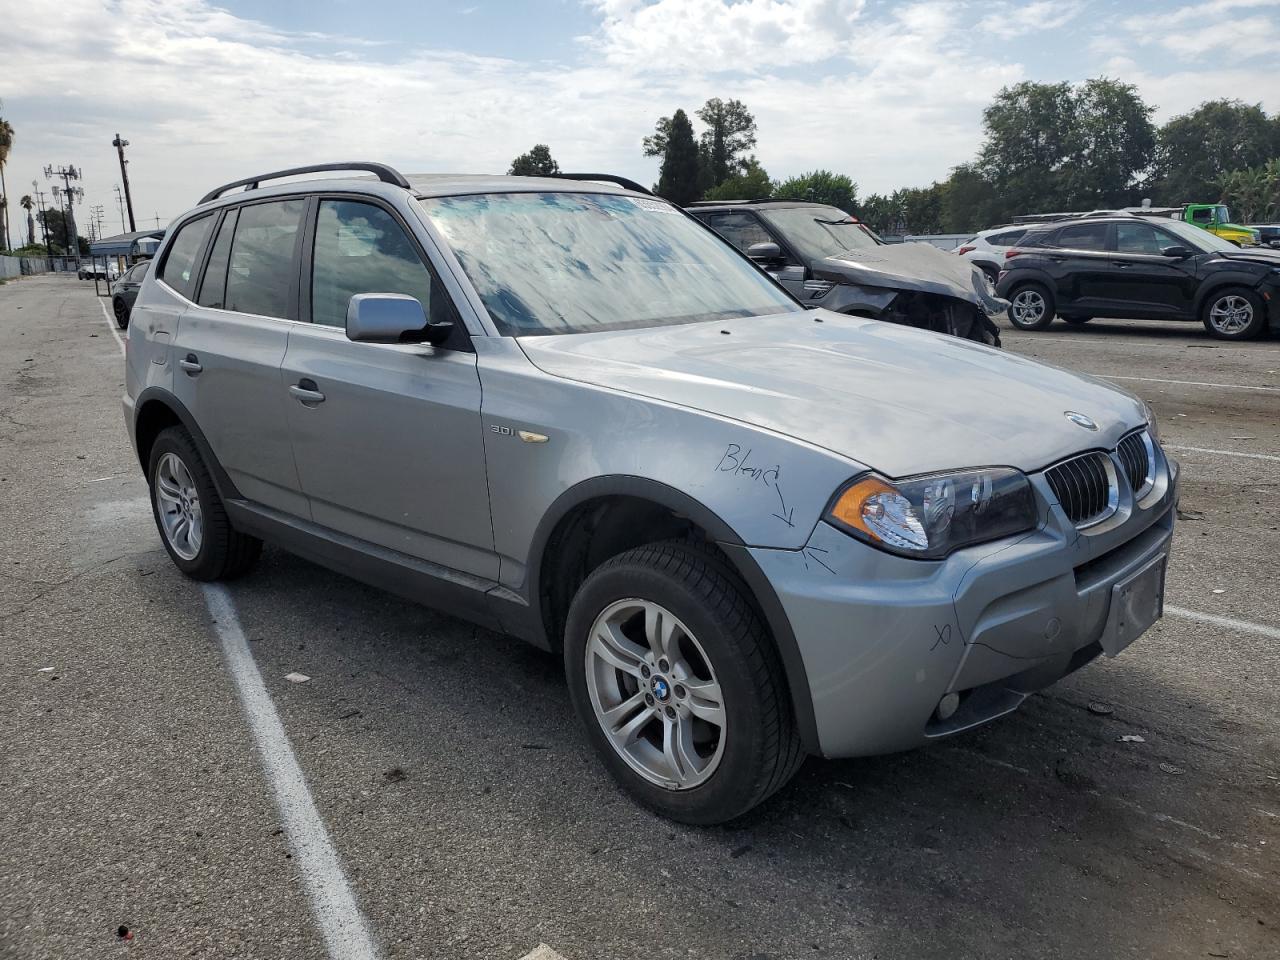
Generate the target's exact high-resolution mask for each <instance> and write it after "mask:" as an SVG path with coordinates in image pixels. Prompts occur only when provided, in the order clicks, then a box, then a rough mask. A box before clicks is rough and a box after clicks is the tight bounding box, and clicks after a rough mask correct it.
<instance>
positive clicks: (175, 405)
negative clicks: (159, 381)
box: [133, 387, 244, 502]
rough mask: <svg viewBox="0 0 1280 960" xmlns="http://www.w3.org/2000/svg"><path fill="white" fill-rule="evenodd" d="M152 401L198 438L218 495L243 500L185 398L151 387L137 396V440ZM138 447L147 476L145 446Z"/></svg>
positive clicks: (224, 499) (140, 463) (195, 439)
mask: <svg viewBox="0 0 1280 960" xmlns="http://www.w3.org/2000/svg"><path fill="white" fill-rule="evenodd" d="M152 403H159V404H161V405H162V406H165V407H168V408H169V410H170V411H172V413H173V414H174V415H175V416H176V417H177V418H178V421H179V422H180V423H181V424H182V425H183V426H184V427H185V428H186V430H187V432H188V433H189V434H191V439H192V440H194V441H195V445H196V449H197V450H199V451H200V456H201V457H203V458H204V462H205V464H206V465H207V466H208V467H209V473H210V474H211V475H212V477H213V484H214V486H215V487H217V488H218V496H220V497H221V498H222V500H223V502H226V501H227V500H232V499H235V500H243V499H244V497H243V496H242V495H241V493H240V491H239V490H237V489H236V485H235V484H234V483H232V482H231V477H230V476H228V475H227V471H226V470H224V469H223V468H222V464H221V463H219V462H218V458H217V456H215V455H214V452H213V447H212V446H210V444H209V440H208V439H207V438H206V437H205V435H204V431H203V430H201V429H200V427H199V425H198V424H197V423H196V418H195V417H193V416H192V415H191V411H190V410H188V409H187V408H186V407H185V406H184V405H183V403H182V401H181V400H179V399H178V398H177V397H175V396H174V395H173V394H172V393H170V392H169V391H168V390H166V389H164V388H163V387H147V388H146V389H145V390H143V391H142V392H141V393H139V394H138V397H137V399H136V400H135V401H134V408H133V409H134V414H133V429H134V437H135V440H136V438H137V429H138V423H139V421H140V420H141V419H142V413H143V411H144V410H145V409H146V408H147V406H148V405H150V404H152ZM134 447H135V452H136V453H137V455H138V465H139V466H140V467H142V474H143V476H146V474H147V466H148V464H147V461H146V458H145V457H144V455H143V452H142V446H141V445H140V444H137V443H135V444H134Z"/></svg>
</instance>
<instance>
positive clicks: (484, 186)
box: [405, 173, 643, 197]
mask: <svg viewBox="0 0 1280 960" xmlns="http://www.w3.org/2000/svg"><path fill="white" fill-rule="evenodd" d="M405 179H406V180H408V181H409V184H410V186H411V187H412V189H413V193H414V196H417V197H450V196H460V195H465V194H476V193H620V194H627V195H629V196H643V194H640V193H636V192H635V191H634V190H626V189H624V188H622V187H620V186H617V185H616V184H612V183H604V182H602V181H599V180H561V179H558V178H555V177H511V176H507V175H505V174H488V173H479V174H477V173H410V174H407V175H406V176H405Z"/></svg>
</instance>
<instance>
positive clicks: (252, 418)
mask: <svg viewBox="0 0 1280 960" xmlns="http://www.w3.org/2000/svg"><path fill="white" fill-rule="evenodd" d="M306 206H307V200H306V198H305V197H286V198H280V199H271V200H266V201H258V202H254V203H246V204H243V205H241V206H239V207H229V208H226V209H225V210H224V211H223V212H222V215H221V218H220V221H219V224H218V227H217V233H216V235H215V238H214V240H213V242H212V244H211V246H210V249H209V252H208V255H207V258H206V259H207V266H206V267H205V269H204V274H203V279H202V280H201V283H200V287H199V290H198V291H197V292H196V294H195V300H196V303H195V304H193V305H192V306H191V307H190V308H189V309H188V310H187V312H186V313H185V314H184V315H183V318H182V327H181V331H180V335H179V338H178V341H177V343H176V347H175V350H174V356H175V360H176V361H177V365H178V369H177V370H176V371H175V374H174V393H175V394H176V395H177V396H178V398H179V399H180V400H181V401H182V402H183V403H184V404H186V407H187V409H188V410H190V411H191V412H192V414H193V415H194V416H195V418H196V422H197V423H198V424H199V425H200V428H201V429H202V430H203V431H204V434H205V437H206V439H207V440H208V441H209V445H210V446H211V447H212V448H213V452H214V454H215V455H216V456H217V458H218V461H219V462H220V463H221V464H222V466H223V468H224V469H225V470H226V471H227V473H228V475H229V476H230V477H231V480H232V482H233V483H234V484H235V485H236V488H237V489H238V490H239V491H240V493H242V494H243V495H244V496H245V497H247V498H248V499H250V500H253V501H255V502H257V503H260V504H263V505H265V506H268V507H271V508H273V509H276V510H280V511H283V512H284V513H288V514H291V515H293V516H299V517H306V516H307V503H306V498H305V497H303V495H302V493H301V490H300V489H299V483H298V471H297V469H296V468H295V466H294V462H293V451H292V449H291V447H290V443H289V424H288V417H287V413H286V408H285V404H286V394H285V391H284V388H283V386H282V384H281V379H280V364H281V362H282V361H283V360H284V353H285V347H286V346H287V344H288V340H289V328H290V327H291V326H292V321H293V320H294V319H295V318H296V317H297V312H298V306H297V300H298V293H297V276H298V262H299V261H298V257H299V249H300V244H301V239H302V222H303V212H304V211H305V209H306Z"/></svg>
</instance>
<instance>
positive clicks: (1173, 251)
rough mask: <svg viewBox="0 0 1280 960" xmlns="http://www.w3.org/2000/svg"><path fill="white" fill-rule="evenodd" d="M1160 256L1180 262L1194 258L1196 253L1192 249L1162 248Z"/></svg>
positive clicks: (1181, 247)
mask: <svg viewBox="0 0 1280 960" xmlns="http://www.w3.org/2000/svg"><path fill="white" fill-rule="evenodd" d="M1160 255H1161V256H1162V257H1174V258H1176V259H1178V260H1185V259H1187V257H1191V256H1194V255H1195V251H1193V250H1192V249H1191V248H1190V247H1183V246H1172V247H1161V248H1160Z"/></svg>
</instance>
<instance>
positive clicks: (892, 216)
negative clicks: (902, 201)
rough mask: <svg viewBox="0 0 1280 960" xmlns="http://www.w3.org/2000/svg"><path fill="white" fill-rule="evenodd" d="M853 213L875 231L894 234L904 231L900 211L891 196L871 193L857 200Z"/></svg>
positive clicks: (889, 234)
mask: <svg viewBox="0 0 1280 960" xmlns="http://www.w3.org/2000/svg"><path fill="white" fill-rule="evenodd" d="M854 212H855V215H856V216H857V217H858V219H859V220H861V221H862V222H863V223H865V224H866V225H867V226H868V227H870V228H871V229H872V230H874V231H875V232H876V233H882V234H886V235H888V236H896V235H897V234H900V233H904V232H905V231H904V230H903V224H902V211H901V210H899V209H898V206H897V204H896V203H895V202H894V200H893V198H892V197H886V196H884V195H883V194H879V193H873V194H870V195H869V196H867V197H865V198H863V199H862V200H860V201H859V202H858V207H857V210H856V211H854Z"/></svg>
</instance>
